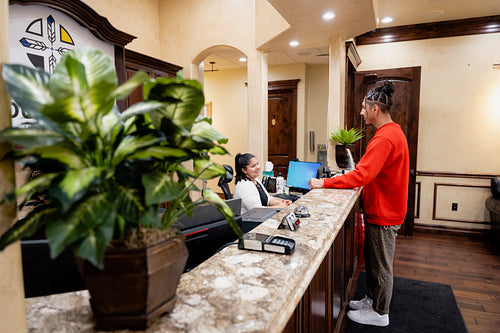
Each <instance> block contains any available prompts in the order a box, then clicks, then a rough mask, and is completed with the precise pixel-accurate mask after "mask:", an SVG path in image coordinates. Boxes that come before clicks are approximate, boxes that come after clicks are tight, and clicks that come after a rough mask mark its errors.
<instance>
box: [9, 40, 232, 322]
mask: <svg viewBox="0 0 500 333" xmlns="http://www.w3.org/2000/svg"><path fill="white" fill-rule="evenodd" d="M2 75H3V78H4V81H5V83H6V87H7V89H8V91H9V93H10V95H11V97H12V98H13V99H14V100H15V102H16V103H17V104H18V105H19V106H20V107H21V108H22V110H23V112H25V113H26V114H27V115H28V116H29V117H31V118H33V119H35V120H36V124H35V125H33V126H32V127H30V128H12V127H10V128H6V129H4V130H3V131H1V132H0V141H4V142H10V143H12V144H13V147H14V148H13V149H12V151H11V152H10V153H8V154H7V155H6V156H5V157H4V158H11V159H13V160H15V161H17V162H19V163H21V164H22V166H23V167H24V168H36V169H37V170H39V171H40V175H39V176H37V177H36V178H34V179H32V180H31V181H29V182H27V183H26V184H24V185H22V186H20V187H19V188H17V189H16V190H15V192H13V193H10V194H9V195H7V196H6V197H5V198H4V199H3V200H2V201H1V202H0V204H3V203H5V202H7V201H12V200H16V199H17V198H22V204H21V206H23V205H25V204H27V203H28V202H29V201H30V199H31V198H34V197H40V196H43V198H44V202H43V203H42V204H40V205H38V206H36V207H35V208H34V209H33V210H32V211H31V212H30V213H29V214H27V216H26V217H23V218H21V219H19V220H18V221H17V222H16V223H15V224H14V225H13V226H12V227H11V228H10V229H8V230H7V231H6V232H5V233H4V234H3V235H2V236H1V237H0V250H2V249H4V248H5V247H6V246H8V245H9V244H11V243H13V242H15V241H18V240H20V239H23V238H25V237H29V236H30V235H32V234H33V233H35V232H37V231H38V230H44V231H45V234H46V238H47V239H48V242H49V245H50V253H51V257H52V258H55V257H57V256H58V255H59V254H60V253H61V252H62V251H63V250H65V249H68V248H69V249H71V250H72V251H73V252H74V254H75V256H76V257H79V258H81V259H83V260H84V261H83V260H82V261H81V262H80V263H79V264H78V265H79V269H80V270H81V271H82V274H83V275H85V274H87V273H88V272H89V271H90V274H91V275H95V274H98V273H101V270H103V269H104V272H105V273H107V274H111V275H109V276H108V277H95V276H94V278H93V280H92V281H91V282H86V283H87V287H88V289H89V292H90V293H91V305H92V308H93V311H94V315H95V318H96V320H97V324H98V327H100V328H102V329H118V328H133V329H145V328H146V327H147V326H149V324H150V323H151V322H152V321H153V320H154V319H156V318H157V317H158V316H159V315H160V314H162V313H164V312H165V311H168V310H169V309H171V308H172V307H173V302H174V301H175V290H176V288H177V284H178V281H179V278H180V275H181V273H182V271H183V269H184V265H185V263H186V259H187V249H186V247H185V245H184V242H183V238H182V236H181V235H179V232H175V230H174V229H173V228H171V227H172V225H173V224H174V222H175V221H176V220H177V219H179V218H180V217H181V216H183V215H185V214H192V211H193V209H194V207H195V206H197V205H200V204H204V203H209V204H212V205H214V206H216V207H217V209H218V210H219V211H220V212H221V213H222V214H223V215H224V216H225V218H226V219H227V221H228V222H229V224H230V225H231V227H232V228H233V230H234V231H235V232H236V234H237V235H238V236H239V237H241V230H240V229H239V226H238V225H237V224H236V222H235V220H234V216H233V213H232V211H231V209H230V208H229V207H228V206H227V205H226V204H225V202H224V201H223V200H222V199H221V198H220V197H219V196H218V195H217V194H215V193H214V192H212V191H210V190H209V189H207V190H204V191H202V195H201V196H200V198H199V199H196V200H193V199H192V198H191V196H190V193H192V192H193V191H200V190H199V189H198V187H197V186H196V184H195V181H197V180H200V179H201V180H206V179H212V178H215V177H218V176H221V175H225V173H226V172H225V169H224V168H223V167H222V166H220V165H217V164H215V163H213V162H211V161H210V157H209V154H220V155H224V154H228V152H227V151H226V149H225V148H224V147H223V146H221V144H223V143H226V142H227V138H225V137H224V136H222V135H221V134H220V133H218V132H217V131H216V130H215V129H214V128H213V127H212V126H211V120H210V119H208V118H204V117H201V116H200V115H199V113H200V109H201V108H202V106H203V104H204V95H203V91H202V86H201V84H200V83H199V82H197V81H194V80H185V79H183V78H182V77H180V76H179V75H178V76H177V78H158V79H156V80H152V79H150V78H149V76H148V75H147V74H146V73H141V72H139V73H137V74H136V75H134V76H133V77H132V78H131V79H130V80H128V81H127V82H125V83H124V84H122V85H120V86H118V83H117V82H118V80H117V75H116V70H115V66H114V65H113V63H112V61H111V59H110V58H108V57H107V56H105V55H104V54H102V53H101V52H100V51H98V50H94V49H78V50H73V51H70V52H68V53H66V54H65V55H63V56H62V57H61V59H60V61H59V62H58V64H57V65H56V67H55V69H54V72H53V74H52V75H49V74H48V73H46V72H44V71H43V70H39V69H34V68H30V67H26V66H22V65H7V64H4V65H3V71H2ZM140 85H143V91H144V102H141V103H137V104H134V105H132V106H131V107H130V108H128V109H127V110H125V111H124V112H123V113H121V114H120V112H119V111H118V110H117V107H116V104H115V101H116V99H123V98H125V97H126V96H128V95H129V94H130V93H131V92H132V91H133V90H134V89H136V88H137V87H139V86H140ZM165 203H167V204H166V205H165ZM161 212H163V213H161ZM164 233H170V235H167V236H165V235H164ZM172 235H173V237H172ZM166 239H168V241H167V240H166ZM149 243H152V244H153V245H151V244H149ZM165 244H166V247H167V248H168V249H167V252H164V250H163V247H164V245H165ZM130 247H134V248H133V249H129V248H130ZM127 251H128V252H131V254H130V255H129V254H125V253H127ZM130 257H132V261H130V260H129V259H128V258H130ZM177 257H178V259H176V258H177ZM148 258H149V259H152V260H149V261H148ZM115 260H118V262H116V261H115ZM154 264H157V265H158V267H153V265H154ZM170 264H171V265H170ZM120 268H125V270H126V274H125V275H119V274H120V273H118V270H119V269H120ZM135 269H137V271H138V273H133V272H132V270H135ZM150 272H162V273H173V274H174V276H173V277H168V278H167V279H170V280H169V281H165V278H158V277H150V276H149V275H148V273H150ZM84 280H85V276H84ZM139 280H140V281H139ZM100 283H107V284H106V285H105V286H104V291H97V292H95V290H98V289H97V287H98V286H97V285H98V284H100ZM164 285H169V286H168V287H163V286H164ZM134 291H140V292H143V293H145V294H146V295H140V296H133V295H132V292H134ZM100 293H101V294H100ZM163 293H170V295H162V294H163ZM112 294H116V295H112ZM146 296H148V297H149V296H151V297H152V298H149V299H148V298H147V297H146ZM164 296H165V297H166V299H164V298H165V297H164ZM112 297H118V298H117V299H116V300H112V299H111V298H112ZM102 300H104V301H108V304H105V305H99V304H97V303H98V301H102ZM122 305H124V306H125V309H123V310H121V309H118V307H120V306H122Z"/></svg>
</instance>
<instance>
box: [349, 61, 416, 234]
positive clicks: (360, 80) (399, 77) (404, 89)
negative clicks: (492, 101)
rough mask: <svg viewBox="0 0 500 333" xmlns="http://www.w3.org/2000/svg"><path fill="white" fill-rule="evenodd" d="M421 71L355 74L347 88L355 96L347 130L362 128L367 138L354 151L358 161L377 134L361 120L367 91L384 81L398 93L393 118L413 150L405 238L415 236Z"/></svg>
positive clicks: (380, 71) (376, 71) (413, 69)
mask: <svg viewBox="0 0 500 333" xmlns="http://www.w3.org/2000/svg"><path fill="white" fill-rule="evenodd" d="M420 72H421V68H420V67H406V68H393V69H384V70H374V71H365V72H352V73H351V75H349V81H348V83H347V84H348V86H351V87H352V88H353V89H352V91H353V93H352V95H351V98H350V99H349V100H350V101H351V102H350V103H348V108H347V110H346V127H347V128H351V127H355V128H360V129H363V130H364V131H365V133H364V134H365V136H364V137H363V138H362V139H361V140H359V141H358V142H357V143H356V145H355V149H354V154H355V160H357V161H359V159H360V158H361V156H363V154H364V152H365V151H366V146H367V144H368V142H369V141H370V139H371V138H372V137H373V136H374V134H375V128H374V127H373V126H368V127H366V128H365V123H364V121H363V119H362V117H361V116H360V114H359V112H360V110H361V103H362V102H363V98H364V96H365V95H366V93H367V92H368V91H370V90H371V89H373V88H374V87H375V86H378V85H380V84H381V83H382V82H383V81H386V80H389V81H391V82H392V83H393V84H394V86H395V88H396V90H395V92H394V95H393V101H394V104H393V106H392V109H391V111H394V112H391V117H392V119H393V120H394V121H395V122H396V123H398V124H399V125H400V126H401V129H402V130H403V132H404V133H405V135H406V138H407V140H408V148H409V150H410V180H409V184H408V210H407V213H406V218H405V222H404V223H403V225H402V226H401V229H400V231H399V233H400V234H402V235H412V234H413V224H414V216H415V195H416V193H415V192H416V191H415V188H416V171H415V170H416V166H417V143H418V115H419V101H420Z"/></svg>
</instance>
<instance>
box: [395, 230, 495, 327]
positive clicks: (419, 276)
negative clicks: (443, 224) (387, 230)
mask: <svg viewBox="0 0 500 333" xmlns="http://www.w3.org/2000/svg"><path fill="white" fill-rule="evenodd" d="M394 276H398V277H404V278H409V279H415V280H422V281H430V282H438V283H444V284H449V285H450V286H451V287H452V289H453V292H454V293H455V296H456V299H457V302H458V306H459V308H460V311H461V312H462V316H463V317H464V320H465V323H466V325H467V328H468V330H469V332H470V333H486V332H487V333H498V332H500V255H499V254H495V252H494V251H492V249H491V246H490V245H489V243H488V242H486V241H485V240H481V239H479V237H475V239H474V238H469V237H466V236H456V235H446V234H437V233H427V232H416V233H415V234H414V235H413V236H410V237H408V236H402V235H399V236H398V238H397V242H396V253H395V259H394Z"/></svg>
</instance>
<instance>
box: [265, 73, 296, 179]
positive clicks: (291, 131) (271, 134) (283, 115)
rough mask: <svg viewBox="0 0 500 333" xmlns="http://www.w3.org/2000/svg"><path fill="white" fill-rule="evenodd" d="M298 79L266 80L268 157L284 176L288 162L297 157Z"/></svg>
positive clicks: (276, 173) (276, 171) (275, 168)
mask: <svg viewBox="0 0 500 333" xmlns="http://www.w3.org/2000/svg"><path fill="white" fill-rule="evenodd" d="M299 81H300V80H286V81H272V82H269V84H268V122H267V126H268V127H267V128H268V131H267V139H268V142H267V149H268V160H269V161H271V162H272V163H273V164H274V175H275V176H277V175H278V172H281V173H282V174H283V177H285V178H286V174H287V171H288V162H289V161H290V160H293V159H295V158H296V157H297V84H298V82H299Z"/></svg>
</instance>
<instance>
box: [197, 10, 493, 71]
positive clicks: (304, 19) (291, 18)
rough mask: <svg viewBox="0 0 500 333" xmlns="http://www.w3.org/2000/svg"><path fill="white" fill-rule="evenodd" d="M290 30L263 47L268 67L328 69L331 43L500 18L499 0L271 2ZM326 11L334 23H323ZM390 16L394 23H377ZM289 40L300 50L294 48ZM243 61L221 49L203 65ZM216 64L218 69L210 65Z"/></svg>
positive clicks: (238, 54) (229, 50)
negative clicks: (381, 31)
mask: <svg viewBox="0 0 500 333" xmlns="http://www.w3.org/2000/svg"><path fill="white" fill-rule="evenodd" d="M268 2H269V3H270V4H271V5H272V6H273V7H274V8H275V9H276V10H277V11H278V12H279V13H280V14H281V15H282V16H283V17H284V18H285V20H286V21H287V22H288V23H289V24H290V25H291V27H290V29H288V30H287V31H285V32H284V33H282V34H281V35H279V36H277V37H276V38H274V39H273V40H271V41H269V42H268V43H266V44H264V45H263V46H262V50H264V51H267V53H268V63H269V65H285V64H293V63H307V64H311V65H313V64H327V63H328V45H329V43H330V42H329V41H330V40H334V39H337V38H340V39H341V40H347V39H349V38H354V37H356V36H358V35H361V34H363V33H365V32H368V31H370V30H372V29H376V28H385V27H392V26H401V25H408V24H420V23H429V22H438V21H448V20H458V19H466V18H473V17H482V16H492V15H500V0H336V1H333V0H307V1H306V0H268ZM326 11H333V12H334V13H335V18H334V19H333V20H331V21H329V22H325V21H324V20H323V19H322V15H323V13H324V12H326ZM387 16H390V17H392V18H393V19H394V20H393V21H392V22H391V23H387V24H384V23H378V22H379V20H380V21H381V20H382V19H383V18H384V17H387ZM291 40H297V41H299V43H300V45H299V46H297V47H291V46H289V45H288V43H289V42H290V41H291ZM241 57H245V55H244V54H243V53H241V52H240V51H238V50H236V49H233V48H230V47H218V48H215V49H214V50H213V53H212V54H210V55H209V56H208V57H207V58H206V59H205V61H204V64H205V70H211V69H212V67H213V69H214V70H221V69H231V68H240V67H246V63H244V62H240V61H239V58H241ZM211 61H213V62H214V64H210V62H211Z"/></svg>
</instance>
